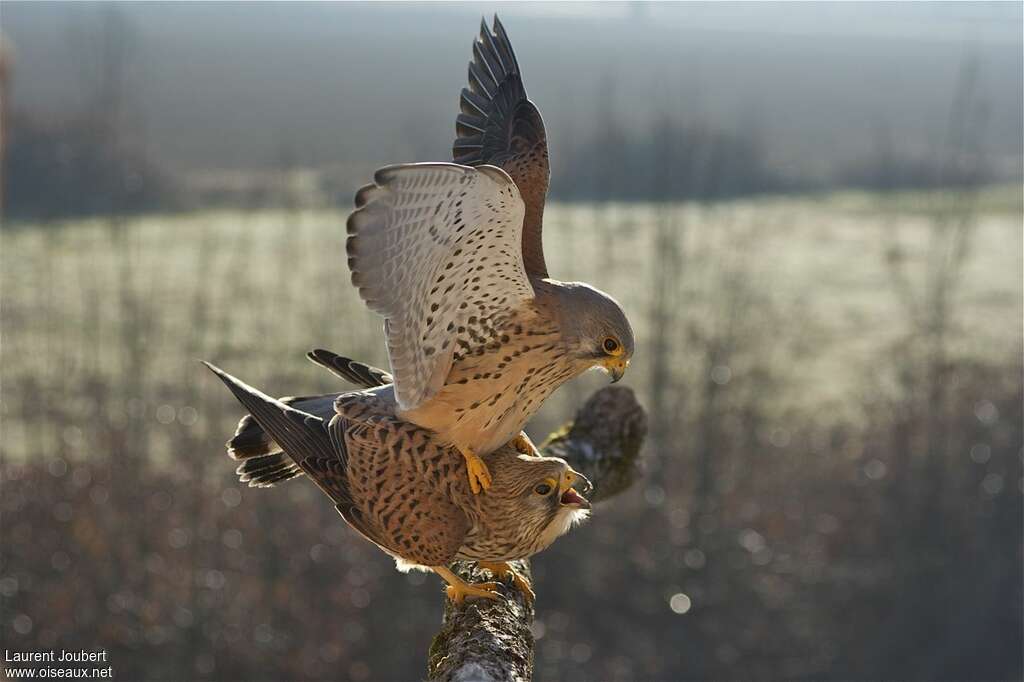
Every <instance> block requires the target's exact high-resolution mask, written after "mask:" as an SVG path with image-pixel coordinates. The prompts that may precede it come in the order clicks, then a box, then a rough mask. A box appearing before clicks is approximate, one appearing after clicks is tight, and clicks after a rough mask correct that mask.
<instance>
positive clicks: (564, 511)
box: [481, 448, 593, 556]
mask: <svg viewBox="0 0 1024 682" xmlns="http://www.w3.org/2000/svg"><path fill="white" fill-rule="evenodd" d="M486 462H487V466H488V468H489V469H490V472H491V477H492V485H491V487H490V489H489V490H488V491H487V492H486V493H485V494H484V495H482V496H481V497H482V498H485V499H484V502H485V503H486V505H487V507H488V508H490V509H492V510H497V509H499V508H500V509H501V512H500V513H501V514H502V515H508V514H514V515H515V518H516V519H517V522H518V523H517V525H518V527H519V528H521V529H523V531H524V532H526V533H527V534H528V535H529V537H528V538H525V541H526V544H528V545H529V546H530V547H531V548H532V549H531V550H530V551H529V552H528V553H525V554H523V556H529V555H530V554H533V553H534V552H538V551H540V550H541V549H543V548H545V547H547V546H548V545H550V544H551V543H552V542H554V541H555V539H556V538H558V537H559V536H560V535H563V534H564V533H565V532H567V531H568V530H569V529H570V528H572V527H573V526H574V525H575V524H577V523H580V522H581V521H583V520H584V519H586V518H587V516H589V514H590V502H589V501H587V499H586V498H585V497H583V494H581V492H580V491H582V492H583V493H589V492H590V490H592V489H593V486H592V485H591V483H590V481H589V480H587V478H586V476H584V475H583V474H581V473H579V472H578V471H575V470H573V468H572V467H570V466H569V464H568V463H567V462H566V461H565V460H564V459H560V458H558V457H535V456H532V455H520V454H516V455H513V454H512V453H511V452H510V451H509V450H507V449H505V448H502V449H500V450H498V451H496V452H495V453H492V455H491V456H489V457H487V458H486Z"/></svg>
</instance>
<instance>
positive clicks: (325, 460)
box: [203, 362, 350, 505]
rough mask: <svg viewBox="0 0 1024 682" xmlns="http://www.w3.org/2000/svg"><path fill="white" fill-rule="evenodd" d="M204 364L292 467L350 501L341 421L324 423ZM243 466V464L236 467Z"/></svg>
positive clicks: (341, 500)
mask: <svg viewBox="0 0 1024 682" xmlns="http://www.w3.org/2000/svg"><path fill="white" fill-rule="evenodd" d="M203 364H204V365H206V366H207V367H208V368H209V369H210V371H212V372H213V373H214V374H216V375H217V377H218V378H219V379H220V380H221V381H222V382H224V385H225V386H227V387H228V390H230V391H231V393H232V394H234V396H235V398H237V399H238V402H240V403H242V406H243V407H245V409H246V410H248V411H249V414H250V415H251V416H252V418H253V420H254V421H255V422H256V424H258V425H259V427H260V428H261V429H263V430H264V431H265V432H266V433H267V434H268V435H269V436H270V438H272V439H273V440H274V442H276V443H278V444H279V445H280V446H281V449H282V450H283V451H284V453H283V454H284V455H286V456H287V457H288V458H289V459H290V460H291V463H290V465H291V466H294V467H298V469H299V470H300V471H301V472H303V473H306V474H309V475H310V478H312V479H313V481H314V482H315V483H316V484H317V485H318V486H319V487H320V489H321V490H323V491H324V492H325V493H327V495H328V496H329V497H330V498H331V499H332V500H334V502H335V504H338V505H341V504H345V503H350V502H349V501H350V496H349V492H348V483H347V480H346V478H345V476H344V471H345V460H346V458H347V455H346V451H345V446H344V440H343V433H342V430H343V428H344V426H343V425H342V424H341V423H340V420H332V422H330V423H328V422H325V420H324V419H321V418H320V417H318V416H316V415H313V414H309V413H307V412H303V411H302V410H297V409H295V408H294V407H291V406H289V405H287V404H285V403H284V402H282V401H280V400H277V399H276V398H271V397H270V396H268V395H266V394H265V393H262V392H261V391H258V390H257V389H255V388H253V387H252V386H249V385H248V384H245V383H244V382H242V381H240V380H238V379H236V378H235V377H233V376H231V375H230V374H228V373H227V372H224V371H223V370H221V369H220V368H219V367H216V366H214V365H212V364H210V363H209V362H203ZM259 459H264V460H265V459H266V457H261V458H258V459H257V460H252V461H253V462H256V461H258V460H259ZM282 461H283V456H282ZM245 466H246V463H243V465H242V467H239V470H241V469H242V468H243V467H245ZM271 477H272V476H271Z"/></svg>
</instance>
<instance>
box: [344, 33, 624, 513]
mask: <svg viewBox="0 0 1024 682" xmlns="http://www.w3.org/2000/svg"><path fill="white" fill-rule="evenodd" d="M456 131H457V136H458V137H457V139H456V141H455V145H454V148H453V152H454V158H455V161H456V163H419V164H403V165H397V166H388V167H386V168H382V169H380V170H379V171H377V173H376V174H375V176H374V183H373V184H372V185H368V186H366V187H364V188H362V189H361V190H359V192H358V193H357V194H356V199H355V204H356V210H355V211H354V212H353V213H352V214H351V216H350V217H349V219H348V234H349V237H348V245H347V251H348V264H349V269H350V270H351V272H352V283H353V284H354V285H355V286H356V287H357V288H358V289H359V294H360V296H361V297H362V298H363V300H364V301H365V302H366V304H367V305H368V306H369V307H370V309H371V310H374V311H375V312H377V313H379V314H380V315H382V316H383V317H384V320H385V322H384V330H385V336H386V337H387V348H388V357H389V360H390V363H391V373H392V375H393V376H394V389H393V398H394V403H395V406H394V416H395V417H397V418H399V419H401V420H404V421H407V422H411V423H413V424H416V425H419V426H421V427H423V428H425V429H429V430H431V431H433V432H434V433H435V434H437V438H438V439H439V440H440V441H442V442H445V443H449V444H451V445H453V446H455V447H456V448H457V449H458V450H459V451H460V452H461V453H462V455H463V456H464V457H465V459H466V464H467V468H468V472H469V479H470V486H471V488H472V490H473V492H474V493H476V492H479V491H480V490H481V489H487V488H488V487H490V485H491V483H492V477H491V475H490V473H489V471H488V467H487V465H486V464H485V463H484V461H483V460H482V459H481V455H486V454H488V453H491V452H493V451H495V450H496V449H498V448H500V447H502V446H504V445H506V444H510V443H511V444H513V446H514V447H516V448H517V449H518V450H519V451H532V450H533V448H532V445H531V444H530V443H529V440H528V439H526V438H525V437H524V435H523V434H522V433H521V431H522V428H523V426H524V425H525V424H526V422H527V420H528V419H529V418H530V417H531V416H532V415H533V413H534V412H535V411H536V410H537V408H538V407H540V405H541V403H542V402H543V401H544V400H545V399H546V398H547V397H548V396H549V395H550V394H551V393H552V391H554V390H555V389H556V388H558V387H559V386H560V385H561V384H562V383H564V382H565V381H567V380H568V379H571V378H573V377H575V376H577V375H579V374H581V373H583V372H584V371H586V370H588V369H591V368H593V367H601V368H604V369H605V370H606V371H608V372H609V373H610V374H611V375H612V377H613V380H615V381H617V380H618V379H620V378H621V377H622V374H623V373H624V372H625V370H626V367H627V366H628V364H629V361H630V358H631V357H632V355H633V348H634V339H633V330H632V328H631V327H630V324H629V321H628V320H627V319H626V315H625V313H624V312H623V310H622V308H621V307H620V306H619V304H618V303H617V302H616V301H615V299H613V298H612V297H611V296H609V295H608V294H605V293H603V292H601V291H599V290H597V289H595V288H594V287H591V286H589V285H587V284H583V283H579V282H560V281H558V280H555V279H552V278H550V277H548V272H547V267H546V266H545V263H544V254H543V249H542V244H541V226H542V221H543V214H544V201H545V197H546V195H547V189H548V176H549V171H548V151H547V139H546V134H545V131H544V123H543V121H542V120H541V116H540V112H539V111H538V110H537V107H535V106H534V105H533V103H532V102H530V100H528V99H527V97H526V90H525V89H524V87H523V82H522V79H521V77H520V71H519V65H518V63H517V61H516V57H515V54H514V53H513V51H512V46H511V45H510V44H509V40H508V36H507V35H506V34H505V29H504V28H503V27H502V25H501V22H499V21H498V19H497V17H495V19H494V28H493V31H492V30H489V29H488V28H487V26H486V24H483V23H481V30H480V36H479V37H478V38H477V39H476V40H475V41H474V43H473V60H472V61H471V62H470V64H469V87H468V88H465V89H463V90H462V96H461V113H460V114H459V115H458V117H457V118H456Z"/></svg>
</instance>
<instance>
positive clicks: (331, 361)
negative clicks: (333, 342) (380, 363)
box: [306, 348, 394, 388]
mask: <svg viewBox="0 0 1024 682" xmlns="http://www.w3.org/2000/svg"><path fill="white" fill-rule="evenodd" d="M306 357H307V358H309V359H310V360H311V361H312V362H314V363H316V364H318V365H320V366H321V367H323V368H325V369H327V370H329V371H330V372H331V373H333V374H334V375H335V376H338V377H340V378H342V379H344V380H345V381H348V382H350V383H352V384H355V385H356V386H360V387H362V388H376V387H377V386H384V385H386V384H391V383H394V379H393V378H392V376H391V375H390V374H388V373H387V372H385V371H384V370H382V369H377V368H376V367H373V366H372V365H367V364H364V363H362V362H356V361H355V360H352V359H351V358H346V357H343V356H341V355H338V354H337V353H333V352H331V351H329V350H326V349H324V348H316V349H314V350H311V351H310V352H308V353H306Z"/></svg>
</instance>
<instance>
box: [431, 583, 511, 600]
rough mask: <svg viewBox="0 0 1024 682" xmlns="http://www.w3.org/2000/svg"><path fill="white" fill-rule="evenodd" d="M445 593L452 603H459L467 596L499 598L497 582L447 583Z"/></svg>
mask: <svg viewBox="0 0 1024 682" xmlns="http://www.w3.org/2000/svg"><path fill="white" fill-rule="evenodd" d="M444 592H445V594H447V595H448V598H449V599H451V600H452V603H453V604H456V605H458V604H461V603H462V602H463V601H464V600H465V599H466V598H467V597H479V598H481V599H501V594H500V593H499V592H498V583H462V584H461V585H449V586H448V587H446V588H444Z"/></svg>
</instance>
